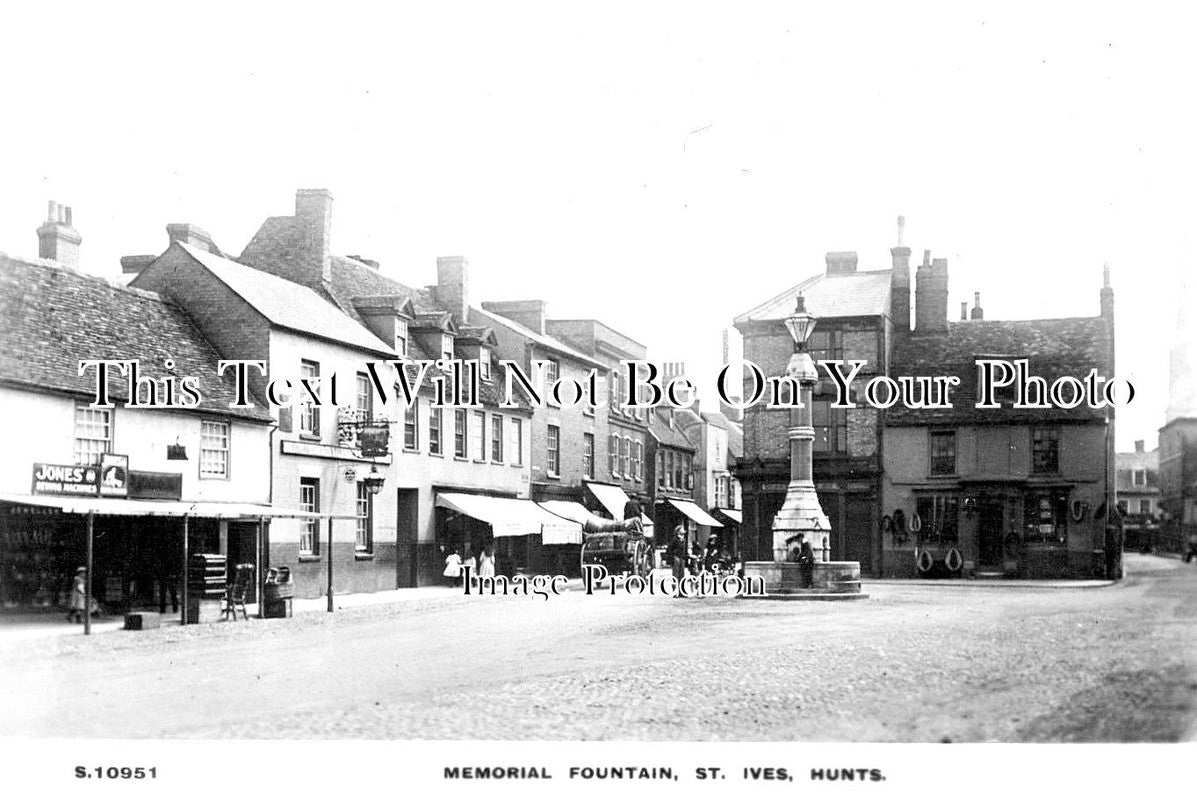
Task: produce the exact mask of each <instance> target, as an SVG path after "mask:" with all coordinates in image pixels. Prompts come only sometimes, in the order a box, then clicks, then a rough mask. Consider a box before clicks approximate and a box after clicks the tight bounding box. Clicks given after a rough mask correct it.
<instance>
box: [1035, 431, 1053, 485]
mask: <svg viewBox="0 0 1197 800" xmlns="http://www.w3.org/2000/svg"><path fill="white" fill-rule="evenodd" d="M1059 471H1060V429H1059V428H1033V429H1032V430H1031V472H1033V473H1035V474H1036V475H1043V474H1045V473H1047V474H1050V473H1055V472H1059Z"/></svg>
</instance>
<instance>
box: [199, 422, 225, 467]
mask: <svg viewBox="0 0 1197 800" xmlns="http://www.w3.org/2000/svg"><path fill="white" fill-rule="evenodd" d="M200 477H201V478H227V477H229V424H228V423H227V422H207V421H204V422H201V423H200Z"/></svg>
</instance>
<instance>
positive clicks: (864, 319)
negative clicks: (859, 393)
mask: <svg viewBox="0 0 1197 800" xmlns="http://www.w3.org/2000/svg"><path fill="white" fill-rule="evenodd" d="M891 255H892V259H893V268H892V269H883V270H868V271H864V270H858V269H857V255H856V253H852V252H831V253H828V254H827V258H826V270H825V271H824V272H823V273H822V274H818V275H814V276H812V277H810V278H807V279H805V280H803V281H802V282H801V283H799V284H797V285H796V286H793V287H791V288H789V289H787V290H785V291H784V292H781V293H780V294H778V295H776V296H774V297H772V298H770V299H769V300H767V301H765V302H764V303H762V304H760V305H759V306H757V307H755V308H753V309H752V310H750V311H748V312H745V313H744V314H741V315H740V316H738V317H736V319H735V327H736V328H737V330H739V332H740V334H741V336H742V337H743V339H744V358H745V360H747V361H750V362H752V363H755V364H757V365H758V366H759V367H760V368H761V370H762V371H763V372H764V374H765V375H766V376H775V375H783V374H785V370H786V364H787V362H788V361H789V358H790V355H791V354H792V353H793V351H794V343H793V340H792V339H791V338H790V335H789V333H788V332H787V331H786V328H785V325H784V322H783V321H784V319H785V318H786V317H787V316H788V315H789V314H790V313H791V312H792V311H793V309H794V306H795V302H796V298H797V296H798V295H799V294H801V295H802V296H803V297H804V298H805V301H806V308H807V309H808V310H809V311H810V313H812V314H814V315H815V316H816V317H818V323H817V325H816V327H815V331H814V333H813V335H812V336H811V339H810V341H809V343H808V348H809V350H810V353H811V357H812V358H814V359H815V360H816V361H817V360H819V359H846V360H850V359H863V360H864V361H866V362H867V366H866V367H865V368H864V370H863V371H862V372H861V374H860V376H859V377H858V379H857V380H858V381H860V382H861V385H863V384H864V383H865V382H867V381H868V379H869V378H870V377H872V376H874V375H880V374H886V372H887V371H888V367H889V356H890V349H891V347H892V339H893V331H894V330H895V329H897V328H901V327H902V326H903V325H905V326H906V327H907V328H909V325H910V310H909V304H910V270H909V265H910V249H909V248H908V247H903V246H898V247H895V248H894V249H893V250H892V251H891ZM944 291H945V301H946V286H945V289H944ZM891 300H892V311H891ZM756 390H757V389H756V387H755V386H754V385H753V383H752V379H751V376H747V375H746V376H745V385H744V397H745V398H748V399H750V398H752V396H753V394H754V393H755V392H756ZM831 398H832V393H831V385H830V384H829V382H828V381H827V380H825V379H824V380H822V381H821V382H820V384H819V385H818V386H816V388H815V394H814V406H813V409H812V412H813V417H814V427H815V445H814V476H815V486H816V489H817V490H818V493H819V499H820V500H821V501H822V503H823V510H824V512H825V513H826V514H827V518H828V520H829V522H830V523H831V529H832V530H831V533H830V535H829V538H830V540H829V542H828V544H829V546H830V550H831V558H832V559H833V560H848V561H859V562H860V564H861V570H862V572H863V574H866V575H867V574H876V573H877V568H878V565H879V564H880V558H881V544H880V541H879V537H877V536H876V535H875V534H874V532H875V531H876V530H877V529H878V526H879V524H880V519H881V516H882V512H881V504H880V496H881V471H882V462H881V430H882V424H883V414H882V412H881V411H878V410H877V409H874V408H871V407H861V408H856V409H842V410H837V409H832V408H831V407H830V405H831ZM789 426H790V412H789V410H788V409H785V408H782V409H767V408H765V405H764V403H763V402H761V403H757V404H755V405H752V406H750V407H749V408H747V409H746V410H745V412H744V422H743V437H744V456H743V458H742V459H739V460H738V461H737V466H736V469H735V471H734V473H733V474H734V476H735V477H736V479H738V480H739V481H740V484H741V487H742V491H743V517H744V523H743V528H742V532H741V544H742V547H743V555H744V557H745V558H746V559H748V560H762V559H763V560H769V559H771V558H772V548H773V533H772V528H771V525H772V522H773V517H774V516H775V515H776V513H777V511H778V509H780V508H781V505H782V502H783V501H784V499H785V492H786V487H787V485H788V484H789V480H790V449H789V447H790V446H789V438H788V430H789Z"/></svg>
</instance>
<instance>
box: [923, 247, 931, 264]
mask: <svg viewBox="0 0 1197 800" xmlns="http://www.w3.org/2000/svg"><path fill="white" fill-rule="evenodd" d="M923 266H924V267H929V266H931V251H930V250H924V251H923Z"/></svg>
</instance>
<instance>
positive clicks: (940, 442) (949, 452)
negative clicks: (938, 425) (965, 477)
mask: <svg viewBox="0 0 1197 800" xmlns="http://www.w3.org/2000/svg"><path fill="white" fill-rule="evenodd" d="M931 474H932V475H955V474H956V431H932V432H931Z"/></svg>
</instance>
